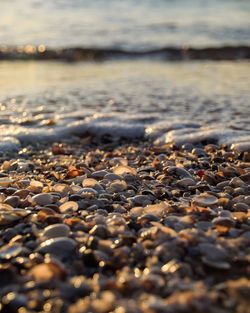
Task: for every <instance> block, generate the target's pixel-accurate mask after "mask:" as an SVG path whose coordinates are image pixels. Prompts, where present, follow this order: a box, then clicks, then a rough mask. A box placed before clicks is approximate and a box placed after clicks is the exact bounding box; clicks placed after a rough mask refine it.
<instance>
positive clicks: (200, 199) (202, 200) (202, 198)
mask: <svg viewBox="0 0 250 313" xmlns="http://www.w3.org/2000/svg"><path fill="white" fill-rule="evenodd" d="M193 202H194V203H195V204H196V205H199V206H204V207H208V206H211V205H215V204H217V203H218V198H216V197H215V196H212V195H210V194H207V193H203V194H200V195H199V196H196V197H194V199H193Z"/></svg>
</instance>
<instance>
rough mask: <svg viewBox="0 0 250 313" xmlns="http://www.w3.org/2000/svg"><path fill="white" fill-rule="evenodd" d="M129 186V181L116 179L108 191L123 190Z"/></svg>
mask: <svg viewBox="0 0 250 313" xmlns="http://www.w3.org/2000/svg"><path fill="white" fill-rule="evenodd" d="M127 188H128V185H127V183H126V182H125V181H124V180H115V181H114V182H113V183H111V184H110V186H109V188H108V189H107V191H109V192H111V193H113V192H121V191H124V190H126V189H127Z"/></svg>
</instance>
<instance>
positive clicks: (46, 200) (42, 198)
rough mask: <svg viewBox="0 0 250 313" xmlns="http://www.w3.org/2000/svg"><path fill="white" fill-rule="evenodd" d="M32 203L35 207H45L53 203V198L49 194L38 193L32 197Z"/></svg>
mask: <svg viewBox="0 0 250 313" xmlns="http://www.w3.org/2000/svg"><path fill="white" fill-rule="evenodd" d="M32 202H34V203H35V204H37V205H47V204H51V203H52V202H53V196H52V195H51V194H49V193H39V194H37V195H35V196H33V197H32Z"/></svg>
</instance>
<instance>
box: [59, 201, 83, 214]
mask: <svg viewBox="0 0 250 313" xmlns="http://www.w3.org/2000/svg"><path fill="white" fill-rule="evenodd" d="M78 207H79V206H78V203H77V202H75V201H67V202H65V203H63V204H61V205H60V207H59V210H60V212H61V213H62V214H65V213H70V212H76V211H77V210H78Z"/></svg>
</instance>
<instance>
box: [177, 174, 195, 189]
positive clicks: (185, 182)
mask: <svg viewBox="0 0 250 313" xmlns="http://www.w3.org/2000/svg"><path fill="white" fill-rule="evenodd" d="M195 184H196V182H195V181H194V180H193V179H192V178H189V177H186V178H182V179H180V180H178V181H177V185H178V186H181V187H184V188H188V187H189V186H194V185H195Z"/></svg>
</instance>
